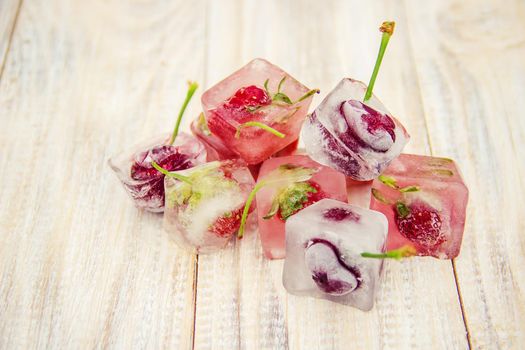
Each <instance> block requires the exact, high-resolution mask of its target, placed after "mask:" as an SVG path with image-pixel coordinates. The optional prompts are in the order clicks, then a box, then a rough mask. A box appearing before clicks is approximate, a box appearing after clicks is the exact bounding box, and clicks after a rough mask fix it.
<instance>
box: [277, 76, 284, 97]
mask: <svg viewBox="0 0 525 350" xmlns="http://www.w3.org/2000/svg"><path fill="white" fill-rule="evenodd" d="M285 80H286V75H285V76H284V77H283V78H282V79H281V81H280V82H279V85H278V86H277V93H280V92H281V87H282V86H283V84H284V81H285Z"/></svg>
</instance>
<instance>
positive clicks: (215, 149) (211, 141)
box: [190, 114, 239, 161]
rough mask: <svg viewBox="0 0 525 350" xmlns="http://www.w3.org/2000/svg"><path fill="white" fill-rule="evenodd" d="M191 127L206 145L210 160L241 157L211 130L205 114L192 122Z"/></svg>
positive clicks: (194, 133) (192, 131)
mask: <svg viewBox="0 0 525 350" xmlns="http://www.w3.org/2000/svg"><path fill="white" fill-rule="evenodd" d="M190 129H191V133H192V134H193V135H194V136H195V137H196V138H197V139H199V141H201V142H202V144H203V145H204V147H206V153H207V154H208V157H207V159H208V161H214V160H226V159H236V158H239V155H238V154H237V153H235V152H233V151H232V150H231V149H230V148H228V147H227V146H226V145H225V144H224V143H223V142H222V141H221V140H220V139H219V138H218V137H217V136H215V135H213V134H212V133H211V132H210V129H209V128H208V124H207V122H206V118H205V117H204V115H203V114H202V115H200V116H199V117H198V118H197V119H195V120H193V121H192V122H191V125H190Z"/></svg>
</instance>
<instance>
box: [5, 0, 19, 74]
mask: <svg viewBox="0 0 525 350" xmlns="http://www.w3.org/2000/svg"><path fill="white" fill-rule="evenodd" d="M22 3H23V0H20V1H19V2H18V7H17V9H16V12H15V20H14V21H13V27H12V28H11V32H10V33H9V38H8V39H7V46H6V49H5V53H4V56H3V57H2V64H1V65H0V81H2V77H3V76H4V69H5V64H6V62H7V57H8V56H9V51H11V42H12V41H13V36H14V34H15V28H16V25H17V23H18V17H19V15H20V10H21V8H22Z"/></svg>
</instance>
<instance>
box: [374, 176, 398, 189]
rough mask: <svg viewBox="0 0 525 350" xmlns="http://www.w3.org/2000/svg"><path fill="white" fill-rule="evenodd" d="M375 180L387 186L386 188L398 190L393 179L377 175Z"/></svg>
mask: <svg viewBox="0 0 525 350" xmlns="http://www.w3.org/2000/svg"><path fill="white" fill-rule="evenodd" d="M377 179H378V180H379V181H381V182H382V183H384V184H385V185H387V186H388V187H391V188H394V189H398V188H399V186H398V185H397V182H396V179H394V178H393V177H390V176H386V175H379V177H378V178H377Z"/></svg>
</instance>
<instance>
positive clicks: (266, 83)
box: [264, 79, 271, 96]
mask: <svg viewBox="0 0 525 350" xmlns="http://www.w3.org/2000/svg"><path fill="white" fill-rule="evenodd" d="M269 81H270V79H266V80H265V81H264V90H266V93H267V94H268V96H271V94H270V90H268V82H269Z"/></svg>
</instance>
